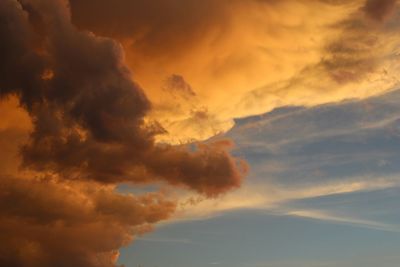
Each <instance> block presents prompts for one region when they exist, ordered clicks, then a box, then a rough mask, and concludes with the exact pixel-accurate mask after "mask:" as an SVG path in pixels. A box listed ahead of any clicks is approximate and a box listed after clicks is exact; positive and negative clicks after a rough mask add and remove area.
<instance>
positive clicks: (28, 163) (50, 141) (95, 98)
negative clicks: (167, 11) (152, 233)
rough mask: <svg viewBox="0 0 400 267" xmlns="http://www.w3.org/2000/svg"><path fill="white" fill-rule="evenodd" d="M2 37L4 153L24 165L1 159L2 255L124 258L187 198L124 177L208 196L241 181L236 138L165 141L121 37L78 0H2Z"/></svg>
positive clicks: (79, 261) (19, 261)
mask: <svg viewBox="0 0 400 267" xmlns="http://www.w3.org/2000/svg"><path fill="white" fill-rule="evenodd" d="M0 40H1V42H0V57H1V58H2V61H1V63H0V97H1V98H2V100H3V101H5V102H3V104H4V103H5V104H4V106H3V104H2V109H0V112H4V113H3V114H2V115H4V116H7V118H8V119H7V120H4V121H3V120H2V122H1V123H0V143H1V144H3V143H5V144H7V146H5V147H6V150H4V151H2V153H1V156H0V158H1V159H2V158H5V159H6V161H5V162H8V163H7V165H11V167H12V168H11V167H10V168H8V167H9V166H6V167H5V168H4V169H3V168H2V170H1V171H0V174H1V175H0V188H1V193H0V206H1V210H2V212H1V214H0V229H1V232H2V233H5V234H4V235H3V236H2V242H1V243H2V244H1V245H0V265H2V266H3V265H4V266H28V267H31V266H32V267H35V266H77V267H78V266H115V265H116V260H117V258H118V249H119V248H120V247H121V246H123V245H127V244H128V243H129V241H131V240H132V239H133V236H135V235H137V234H140V233H142V232H146V231H148V230H149V229H150V228H151V225H152V224H154V223H156V222H158V221H160V220H164V219H167V218H169V217H170V216H171V215H172V213H173V211H174V210H175V203H174V201H171V200H167V198H166V196H165V195H164V194H162V193H153V194H145V195H143V196H133V195H124V194H120V193H117V191H116V185H117V184H118V183H120V182H125V183H129V184H138V183H141V184H143V183H163V184H168V185H172V186H177V187H180V188H186V189H190V190H193V191H196V192H199V193H200V194H202V195H203V196H205V197H217V196H219V195H221V194H222V193H225V192H227V191H229V190H232V189H234V188H237V187H239V186H240V184H241V182H242V179H243V176H244V175H245V174H246V172H247V166H246V164H245V163H244V162H243V161H242V160H240V159H237V158H234V157H232V156H231V155H230V154H229V149H228V148H227V147H226V146H225V145H221V143H218V142H217V143H214V144H208V145H205V144H204V145H198V146H197V148H196V149H195V150H194V151H190V150H189V149H188V148H187V147H185V146H171V145H166V144H165V145H157V144H156V143H155V136H156V135H157V134H159V133H161V132H163V129H162V128H161V127H160V126H159V125H158V124H157V123H147V122H146V121H145V116H146V114H148V113H149V112H150V110H151V108H152V105H151V103H150V101H149V99H148V98H147V96H146V95H145V93H144V91H143V90H142V88H141V87H140V86H139V85H138V84H137V83H136V82H134V81H133V80H132V75H131V72H130V69H129V68H128V67H127V66H126V65H125V62H124V53H123V49H122V47H121V45H119V43H117V42H116V41H114V40H112V39H110V38H103V37H98V36H96V35H95V34H93V33H90V32H84V31H78V30H77V29H76V28H75V26H74V25H72V24H71V21H70V10H69V3H68V2H67V1H64V0H56V1H52V0H20V1H17V0H5V1H1V2H0ZM175 80H176V81H175V83H177V85H182V81H180V80H179V78H177V79H175ZM183 85H184V84H183ZM184 89H185V88H184ZM186 89H187V90H189V89H188V88H186ZM16 100H17V101H16ZM17 102H18V103H17ZM17 105H19V107H18V106H17ZM7 106H9V107H7ZM10 106H12V107H11V108H10ZM3 107H4V108H3ZM21 110H24V111H21ZM7 112H9V113H11V114H8V115H7ZM20 113H22V114H23V115H20ZM12 118H15V119H16V120H18V121H15V120H13V119H12ZM20 118H23V120H19V119H20ZM3 124H4V125H3ZM19 125H20V126H19ZM20 145H22V147H21V149H20V152H21V154H18V146H20ZM6 153H10V154H12V156H10V155H8V154H6ZM19 156H21V158H20V157H19ZM20 162H21V163H22V165H21V166H22V167H24V169H23V170H19V169H18V168H17V164H18V163H20ZM1 164H3V163H1ZM0 166H3V165H0Z"/></svg>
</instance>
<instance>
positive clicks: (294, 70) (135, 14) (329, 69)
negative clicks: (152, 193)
mask: <svg viewBox="0 0 400 267" xmlns="http://www.w3.org/2000/svg"><path fill="white" fill-rule="evenodd" d="M94 5H95V6H96V8H93V6H94ZM71 7H72V20H73V22H74V23H75V24H76V25H77V26H78V27H80V28H82V29H88V30H90V31H93V32H95V33H99V34H102V35H105V36H112V37H114V38H117V39H118V40H120V42H121V43H122V45H123V46H124V48H125V51H126V55H127V63H128V65H129V66H130V67H131V68H132V69H133V73H134V77H135V80H137V81H138V82H139V83H140V84H142V85H144V87H145V88H146V90H147V93H148V96H149V98H150V99H151V101H152V103H153V105H154V108H153V109H152V111H151V112H150V114H148V116H149V117H150V118H151V119H155V120H157V121H159V122H160V123H161V125H162V126H163V127H164V128H165V130H166V132H167V133H165V134H164V135H160V136H158V137H157V138H158V140H161V141H165V142H172V143H180V142H185V141H190V140H191V139H193V138H194V139H200V140H201V139H206V138H208V137H210V136H213V135H215V133H219V132H224V131H226V130H228V129H230V128H231V127H232V126H233V118H235V117H246V116H249V115H255V114H260V113H264V112H268V111H270V110H272V109H274V108H276V107H279V106H284V105H307V106H310V105H316V104H321V103H327V102H332V101H340V100H343V99H346V98H365V97H368V96H371V95H376V94H379V93H382V92H385V91H387V90H390V89H392V88H393V87H394V85H395V84H396V83H397V70H398V69H399V64H398V60H397V59H396V55H397V54H398V44H399V42H400V41H399V38H398V37H397V34H396V32H397V30H398V28H399V25H397V24H396V23H395V21H396V19H398V16H399V14H398V13H399V12H398V10H399V9H398V3H396V1H394V0H385V1H377V0H368V1H365V0H351V1H344V0H335V1H328V0H301V1H294V0H283V1H268V0H250V1H240V0H238V1H235V0H233V1H225V0H222V1H195V0H189V1H181V0H167V1H150V2H149V1H141V0H136V1H127V0H117V1H106V0H104V1H93V0H82V1H81V0H72V1H71ZM98 18H102V19H98ZM110 21H112V22H110ZM174 75H178V76H181V77H183V78H184V80H185V81H186V83H188V84H189V85H190V87H191V88H192V90H193V92H194V93H195V95H193V96H192V97H191V105H188V104H187V100H186V99H185V98H183V97H175V98H171V96H170V94H169V93H167V92H165V90H164V89H163V88H165V81H166V80H168V77H171V76H174ZM198 111H202V112H203V114H207V119H203V120H199V118H198V117H197V116H196V114H198ZM204 111H207V112H206V113H204ZM203 118H204V117H203ZM204 121H207V123H204ZM200 124H201V125H202V127H198V125H200Z"/></svg>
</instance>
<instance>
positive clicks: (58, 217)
mask: <svg viewBox="0 0 400 267" xmlns="http://www.w3.org/2000/svg"><path fill="white" fill-rule="evenodd" d="M0 188H1V194H0V206H1V210H2V213H1V215H0V229H1V231H2V233H4V234H3V235H2V242H1V245H0V263H1V264H2V265H4V266H27V267H31V266H32V267H33V266H55V265H57V266H115V263H116V260H117V259H118V249H119V248H120V247H121V246H124V245H127V244H128V243H129V242H131V241H132V236H133V235H137V234H141V233H144V232H147V231H149V230H150V229H151V225H152V224H153V223H154V222H157V221H159V220H162V219H166V218H168V217H169V216H170V215H171V214H172V213H173V211H174V209H175V203H174V202H171V201H168V200H166V199H165V198H164V197H163V196H162V195H158V194H155V193H153V194H147V195H143V196H133V195H121V194H117V193H115V191H114V189H113V187H110V186H102V185H99V184H97V183H94V182H84V183H78V182H73V183H71V182H60V181H57V180H53V179H50V178H42V179H39V178H37V179H21V178H13V177H4V176H2V177H1V179H0Z"/></svg>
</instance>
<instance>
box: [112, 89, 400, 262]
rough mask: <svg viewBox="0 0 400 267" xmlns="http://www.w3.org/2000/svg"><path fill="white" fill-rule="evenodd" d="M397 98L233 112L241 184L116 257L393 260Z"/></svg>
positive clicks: (399, 122)
mask: <svg viewBox="0 0 400 267" xmlns="http://www.w3.org/2000/svg"><path fill="white" fill-rule="evenodd" d="M399 100H400V90H394V91H392V92H389V93H386V94H383V95H379V96H376V97H372V98H368V99H365V100H346V101H342V102H338V103H333V104H325V105H320V106H315V107H312V108H306V107H284V108H279V109H276V110H273V111H272V112H269V113H266V114H263V115H260V116H254V117H248V118H244V119H238V120H236V125H235V127H234V128H233V129H232V130H230V131H229V132H228V133H226V135H225V136H226V137H229V138H232V139H233V140H234V141H235V143H236V148H235V150H234V154H236V155H238V156H240V157H243V158H245V159H246V160H247V161H248V162H249V164H250V167H251V172H250V175H249V177H247V180H246V183H245V185H244V186H243V188H241V189H239V190H238V191H236V192H232V193H230V195H231V196H226V197H225V198H224V197H222V199H220V200H215V203H214V204H212V205H211V207H214V208H215V207H217V208H216V209H217V210H218V212H215V213H212V212H211V213H209V214H200V215H197V216H196V215H195V214H191V216H189V217H190V218H187V219H185V218H183V219H182V220H179V221H173V222H170V223H166V224H163V225H159V226H158V227H157V228H156V230H155V231H154V232H153V233H151V234H149V235H145V236H143V237H141V238H139V239H137V240H136V241H135V242H134V245H133V246H129V247H127V248H125V249H123V250H122V254H121V258H120V261H121V262H124V263H125V264H126V266H138V265H141V266H144V267H147V266H151V267H153V266H158V267H161V266H163V267H170V266H171V267H187V266H191V267H192V266H193V267H197V266H198V267H204V266H221V267H236V266H237V267H246V266H249V267H251V266H254V267H256V266H257V267H302V266H304V267H313V266H315V267H317V266H318V267H324V266H340V267H358V266H360V267H361V266H363V267H376V266H377V265H378V264H379V266H381V267H392V266H393V267H394V266H398V262H399V260H400V256H399V252H400V223H399V222H400V215H399V214H400V207H399V205H398V203H399V200H400V176H399V175H398V173H399V168H400V167H399V166H400V164H399V159H400V149H399V147H400V106H399V105H398V103H399ZM255 195H261V196H264V197H263V198H261V199H258V198H255V200H254V201H249V203H247V204H245V207H243V206H241V205H240V204H238V205H235V204H233V205H228V206H224V205H223V203H222V204H221V202H224V201H227V200H232V199H237V203H243V202H244V200H246V199H247V200H249V199H254V196H255ZM235 203H236V202H235ZM208 207H210V206H208ZM218 207H221V208H218ZM211 210H212V208H211ZM193 216H194V217H193Z"/></svg>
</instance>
